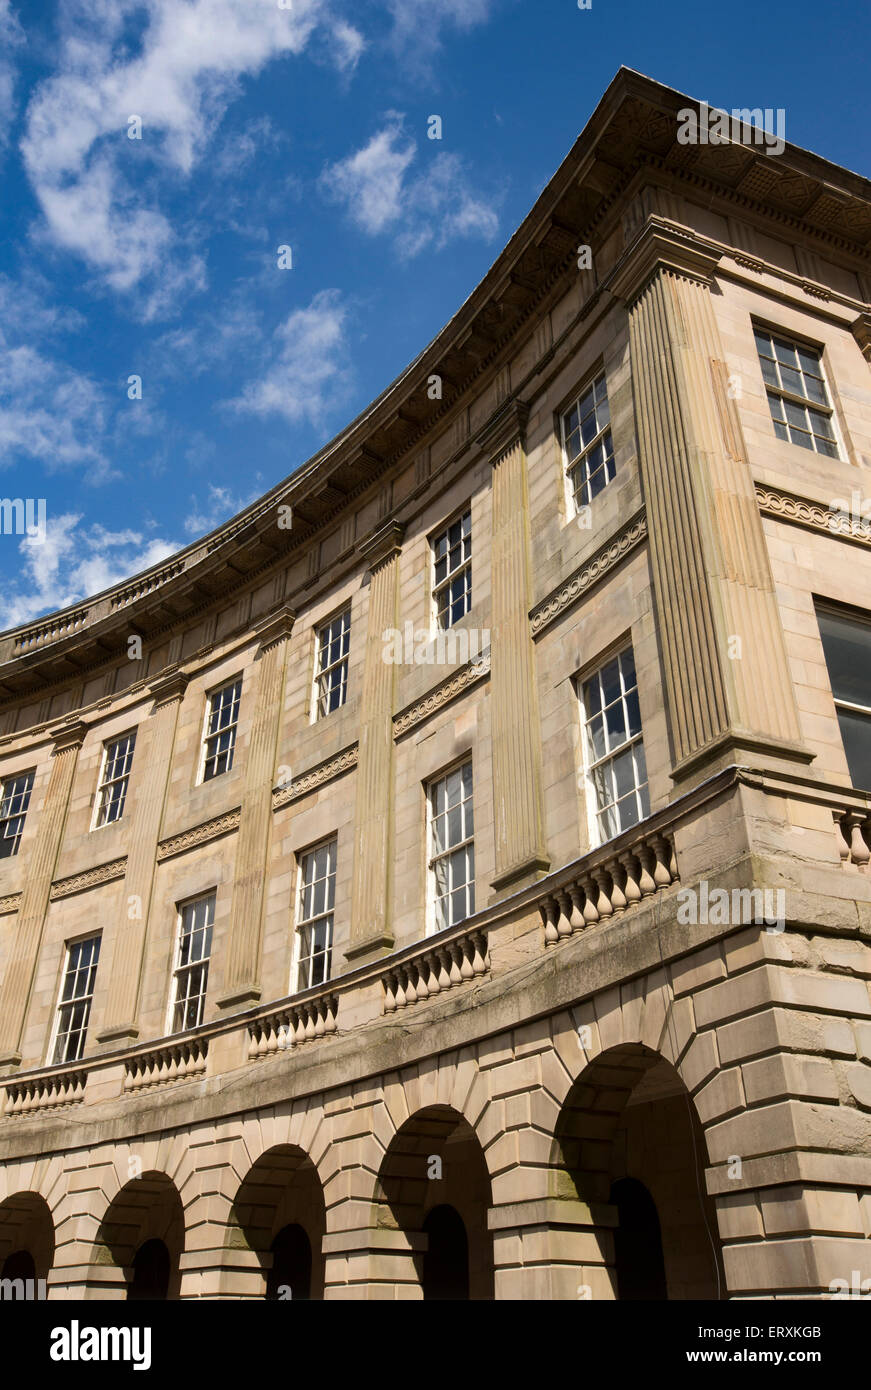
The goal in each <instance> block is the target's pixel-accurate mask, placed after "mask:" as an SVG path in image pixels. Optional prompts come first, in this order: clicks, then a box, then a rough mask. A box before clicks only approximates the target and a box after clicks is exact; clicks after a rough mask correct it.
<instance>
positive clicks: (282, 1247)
mask: <svg viewBox="0 0 871 1390" xmlns="http://www.w3.org/2000/svg"><path fill="white" fill-rule="evenodd" d="M325 1231H326V1206H325V1204H324V1194H323V1190H322V1188H321V1181H320V1178H319V1177H318V1173H317V1169H316V1168H315V1166H314V1164H313V1163H312V1161H311V1159H310V1158H309V1157H308V1156H307V1155H306V1154H305V1153H303V1151H302V1149H298V1148H296V1147H295V1146H294V1145H292V1144H278V1145H276V1146H275V1148H272V1149H268V1150H267V1151H266V1153H264V1154H261V1156H260V1158H258V1159H257V1161H256V1163H254V1164H253V1165H252V1167H251V1168H250V1169H249V1171H248V1174H247V1175H246V1177H245V1178H244V1180H243V1181H242V1183H241V1184H240V1186H239V1191H238V1192H237V1193H236V1200H235V1201H234V1203H233V1210H232V1214H231V1224H230V1226H229V1228H228V1236H227V1241H228V1245H229V1246H230V1247H231V1248H233V1249H240V1248H241V1249H247V1250H251V1251H254V1253H255V1254H256V1255H257V1257H258V1258H257V1265H256V1266H255V1267H254V1268H251V1266H250V1265H249V1266H247V1269H248V1270H249V1271H250V1273H246V1272H245V1270H238V1271H237V1272H236V1275H235V1278H236V1286H237V1289H238V1290H239V1292H238V1296H239V1297H247V1298H264V1297H265V1298H267V1299H270V1300H272V1299H276V1300H282V1299H287V1298H290V1299H302V1300H304V1301H305V1300H306V1299H314V1300H317V1299H322V1298H323V1296H324V1260H323V1240H324V1232H325ZM243 1286H244V1292H243V1291H242V1289H243Z"/></svg>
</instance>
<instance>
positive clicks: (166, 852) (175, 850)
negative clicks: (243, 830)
mask: <svg viewBox="0 0 871 1390" xmlns="http://www.w3.org/2000/svg"><path fill="white" fill-rule="evenodd" d="M241 816H242V809H241V807H240V806H237V807H236V809H235V810H234V811H226V812H225V813H224V815H222V816H215V818H214V819H213V820H207V821H203V823H202V825H192V826H191V828H190V830H183V831H182V833H181V834H180V835H171V836H170V838H169V839H168V840H161V841H160V843H159V845H158V846H157V858H158V861H160V860H163V859H172V858H173V856H174V855H176V854H184V852H185V850H188V849H194V848H195V847H196V846H197V845H204V844H207V843H208V841H209V840H218V839H220V837H221V836H222V835H229V834H231V832H232V831H234V830H238V829H239V821H240V819H241Z"/></svg>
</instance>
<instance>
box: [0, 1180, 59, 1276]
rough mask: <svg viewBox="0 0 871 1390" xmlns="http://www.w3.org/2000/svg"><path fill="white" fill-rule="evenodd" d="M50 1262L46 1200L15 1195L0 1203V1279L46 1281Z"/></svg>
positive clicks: (51, 1237) (50, 1236)
mask: <svg viewBox="0 0 871 1390" xmlns="http://www.w3.org/2000/svg"><path fill="white" fill-rule="evenodd" d="M53 1263H54V1222H53V1221H52V1217H51V1211H50V1210H49V1207H48V1203H47V1202H46V1200H45V1198H44V1197H41V1196H40V1195H39V1193H38V1192H16V1193H15V1194H14V1195H13V1196H11V1197H7V1198H6V1200H5V1202H0V1278H3V1279H23V1280H27V1279H32V1280H34V1281H37V1282H38V1281H39V1280H47V1279H48V1275H49V1271H50V1269H51V1267H52V1264H53ZM31 1296H32V1297H38V1296H39V1292H38V1291H37V1292H36V1293H34V1294H33V1295H31Z"/></svg>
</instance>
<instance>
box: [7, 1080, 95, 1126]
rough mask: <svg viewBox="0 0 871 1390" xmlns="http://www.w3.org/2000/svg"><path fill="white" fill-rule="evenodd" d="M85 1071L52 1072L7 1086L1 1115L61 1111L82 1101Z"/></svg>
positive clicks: (10, 1115)
mask: <svg viewBox="0 0 871 1390" xmlns="http://www.w3.org/2000/svg"><path fill="white" fill-rule="evenodd" d="M87 1078H88V1073H87V1072H86V1071H64V1072H54V1073H52V1074H51V1075H49V1076H38V1077H34V1078H32V1079H28V1080H26V1081H16V1082H14V1083H7V1085H6V1103H5V1105H4V1107H3V1114H4V1116H9V1117H12V1116H15V1115H32V1114H33V1113H34V1112H35V1111H39V1110H60V1109H62V1108H64V1107H66V1106H69V1105H78V1104H80V1103H81V1102H82V1101H83V1100H84V1098H85V1083H86V1081H87Z"/></svg>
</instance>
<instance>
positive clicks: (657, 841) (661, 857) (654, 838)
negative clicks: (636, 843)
mask: <svg viewBox="0 0 871 1390" xmlns="http://www.w3.org/2000/svg"><path fill="white" fill-rule="evenodd" d="M650 843H651V844H652V845H653V852H654V855H655V857H656V863H655V865H654V869H653V882H654V883H655V884H656V886H657V888H667V887H668V885H669V884H670V883H671V874H670V872H669V868H668V863H667V860H668V857H669V856H668V845H667V844H666V842H665V840H664V839H663V838H662V836H661V835H651V837H650Z"/></svg>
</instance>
